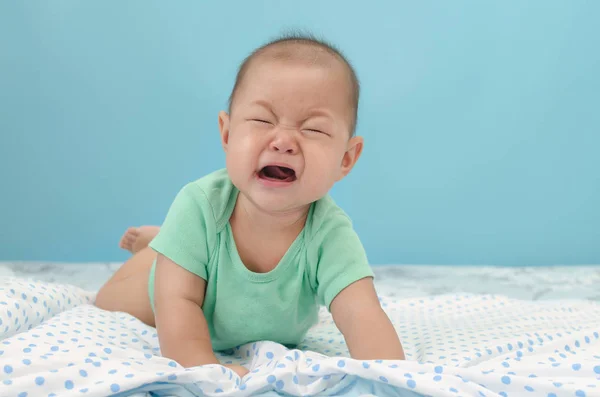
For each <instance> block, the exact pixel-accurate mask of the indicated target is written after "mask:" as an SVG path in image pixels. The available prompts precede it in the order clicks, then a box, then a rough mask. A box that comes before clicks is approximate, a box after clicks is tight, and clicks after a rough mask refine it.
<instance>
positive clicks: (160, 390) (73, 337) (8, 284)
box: [0, 263, 600, 397]
mask: <svg viewBox="0 0 600 397" xmlns="http://www.w3.org/2000/svg"><path fill="white" fill-rule="evenodd" d="M117 267H118V264H79V265H61V264H42V263H4V264H0V396H2V397H4V396H15V397H17V396H18V397H26V396H56V397H58V396H82V395H89V396H108V395H116V396H150V395H152V396H203V395H207V396H231V395H236V396H237V395H239V396H246V395H299V396H307V395H336V396H354V395H376V396H388V395H389V396H421V395H428V396H505V397H507V396H527V395H531V396H600V335H599V333H600V266H581V267H552V268H534V267H531V268H530V267H522V268H504V267H447V266H378V267H375V273H376V287H377V290H378V293H379V295H380V300H381V304H382V306H383V308H384V309H385V310H386V312H387V313H388V315H389V316H390V318H391V319H392V322H393V323H394V326H395V327H396V330H397V331H398V333H399V335H400V337H401V340H402V342H403V345H404V348H405V351H406V356H407V360H406V361H358V360H352V359H349V358H348V356H349V355H348V351H347V349H346V346H345V343H344V341H343V338H342V336H341V335H340V334H339V332H338V331H337V329H336V328H335V326H334V324H333V321H332V319H331V317H330V315H329V314H328V313H327V312H326V311H324V310H322V311H321V313H320V320H319V323H318V324H317V325H316V326H315V327H314V328H313V329H311V331H310V332H309V335H308V336H307V337H306V339H305V341H304V342H303V343H302V344H301V345H300V346H298V348H297V349H294V350H289V349H287V348H285V347H283V346H281V345H278V344H275V343H272V342H268V341H265V342H257V343H252V344H248V345H245V346H240V347H239V348H237V349H234V350H232V351H230V352H227V353H226V354H222V355H221V356H220V358H221V360H222V361H223V362H225V363H241V364H243V365H246V366H247V367H248V368H249V369H250V370H251V372H250V374H249V375H247V376H246V377H244V379H240V378H239V377H237V376H236V375H235V374H234V373H232V372H231V371H229V370H227V369H225V368H224V367H222V366H219V365H214V366H205V367H197V368H190V369H185V368H182V367H180V366H179V365H178V364H177V363H176V362H174V361H171V360H169V359H167V358H163V357H161V356H160V350H159V347H158V340H157V336H156V331H155V329H153V328H151V327H148V326H146V325H144V324H142V323H141V322H139V321H138V320H137V319H135V318H133V317H131V316H129V315H127V314H124V313H110V312H105V311H102V310H100V309H98V308H96V307H94V306H93V305H92V303H93V299H94V291H96V290H97V289H98V287H99V286H100V285H101V284H102V283H103V282H104V281H105V280H106V279H108V277H110V275H111V274H112V272H114V270H115V269H116V268H117Z"/></svg>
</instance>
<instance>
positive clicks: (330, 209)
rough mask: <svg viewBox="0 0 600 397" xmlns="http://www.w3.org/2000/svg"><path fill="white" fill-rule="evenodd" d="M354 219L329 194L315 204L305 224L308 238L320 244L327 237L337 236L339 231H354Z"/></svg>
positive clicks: (310, 242)
mask: <svg viewBox="0 0 600 397" xmlns="http://www.w3.org/2000/svg"><path fill="white" fill-rule="evenodd" d="M353 230H354V227H353V225H352V220H351V219H350V217H349V216H348V214H347V213H346V212H345V211H344V210H343V209H342V208H341V207H339V206H338V205H337V204H336V203H335V201H334V200H333V198H332V197H331V196H329V195H327V196H325V197H323V198H322V199H320V200H318V201H317V202H315V203H314V204H313V208H312V214H311V216H310V217H309V219H307V223H306V226H305V233H306V239H307V240H308V242H309V244H311V245H315V244H316V245H319V244H321V243H322V242H323V240H325V239H329V238H335V237H336V235H337V234H338V233H339V232H342V233H344V232H346V233H347V232H348V231H353Z"/></svg>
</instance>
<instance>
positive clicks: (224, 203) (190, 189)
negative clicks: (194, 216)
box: [182, 169, 236, 225]
mask: <svg viewBox="0 0 600 397" xmlns="http://www.w3.org/2000/svg"><path fill="white" fill-rule="evenodd" d="M182 190H183V191H185V192H186V194H188V195H190V196H192V197H193V198H194V199H195V200H196V201H197V202H199V203H201V206H202V207H204V208H205V209H206V210H207V211H210V217H211V218H213V219H214V221H215V222H216V223H217V225H219V224H223V223H226V222H227V220H228V218H229V217H228V214H227V213H228V212H229V211H230V209H231V208H230V207H231V204H232V202H233V203H234V204H235V195H236V189H235V186H234V185H233V183H232V182H231V179H230V178H229V174H228V173H227V170H226V169H221V170H218V171H214V172H212V173H210V174H208V175H206V176H203V177H202V178H199V179H197V180H195V181H193V182H189V183H188V184H187V185H185V186H184V187H183V189H182ZM205 215H208V214H205Z"/></svg>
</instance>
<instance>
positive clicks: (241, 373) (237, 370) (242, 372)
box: [224, 364, 250, 378]
mask: <svg viewBox="0 0 600 397" xmlns="http://www.w3.org/2000/svg"><path fill="white" fill-rule="evenodd" d="M224 367H225V368H229V369H230V370H232V371H233V372H235V373H236V374H238V375H239V376H240V378H243V377H244V376H246V375H248V372H250V371H248V370H247V369H246V367H242V366H241V365H235V364H228V365H225V366H224Z"/></svg>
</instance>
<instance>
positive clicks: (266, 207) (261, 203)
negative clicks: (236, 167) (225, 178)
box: [240, 188, 317, 215]
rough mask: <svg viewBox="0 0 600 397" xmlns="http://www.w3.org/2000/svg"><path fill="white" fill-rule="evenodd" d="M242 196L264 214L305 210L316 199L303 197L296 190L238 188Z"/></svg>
mask: <svg viewBox="0 0 600 397" xmlns="http://www.w3.org/2000/svg"><path fill="white" fill-rule="evenodd" d="M240 194H241V195H243V196H244V198H245V199H247V200H248V201H249V202H251V203H252V205H253V206H254V207H256V208H257V209H259V210H260V211H261V212H264V213H266V214H272V215H277V214H291V213H300V212H303V211H306V210H307V209H308V208H309V207H310V205H311V204H312V203H313V202H315V201H317V199H313V198H312V197H304V196H303V195H302V194H301V193H298V191H297V190H296V191H288V192H283V191H281V190H275V191H273V190H269V189H266V190H265V189H248V190H246V189H243V188H242V189H240Z"/></svg>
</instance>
